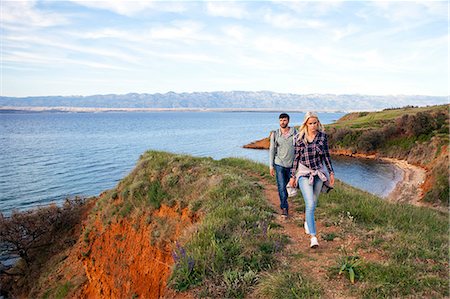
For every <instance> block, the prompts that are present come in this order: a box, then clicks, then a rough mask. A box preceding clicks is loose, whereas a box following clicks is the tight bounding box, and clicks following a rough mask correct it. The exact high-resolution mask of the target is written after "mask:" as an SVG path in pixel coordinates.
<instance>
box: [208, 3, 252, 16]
mask: <svg viewBox="0 0 450 299" xmlns="http://www.w3.org/2000/svg"><path fill="white" fill-rule="evenodd" d="M206 12H207V14H209V15H210V16H213V17H226V18H235V19H243V18H245V17H248V16H249V13H248V12H247V10H246V8H245V6H244V5H243V4H242V2H234V1H229V2H227V1H223V2H222V1H221V2H208V3H207V4H206Z"/></svg>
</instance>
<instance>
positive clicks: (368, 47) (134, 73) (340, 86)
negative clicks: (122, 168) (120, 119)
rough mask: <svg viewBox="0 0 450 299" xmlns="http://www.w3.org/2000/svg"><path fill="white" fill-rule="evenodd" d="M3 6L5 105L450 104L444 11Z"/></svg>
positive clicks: (116, 0)
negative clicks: (80, 98)
mask: <svg viewBox="0 0 450 299" xmlns="http://www.w3.org/2000/svg"><path fill="white" fill-rule="evenodd" d="M0 3H1V15H0V34H1V37H0V41H1V45H0V52H1V53H0V54H1V55H0V63H1V80H0V81H1V86H0V94H1V96H15V97H20V96H46V95H93V94H111V93H115V94H126V93H166V92H170V91H173V92H201V91H233V90H239V91H261V90H268V91H274V92H281V93H295V94H367V95H399V94H403V95H432V96H448V95H449V2H448V1H429V0H428V1H422V2H420V1H419V2H409V1H393V2H387V1H383V2H378V1H377V2H375V1H308V2H307V1H181V2H178V1H127V0H97V1H86V0H70V1H64V0H57V1H56V0H51V1H50V0H27V1H5V0H1V2H0Z"/></svg>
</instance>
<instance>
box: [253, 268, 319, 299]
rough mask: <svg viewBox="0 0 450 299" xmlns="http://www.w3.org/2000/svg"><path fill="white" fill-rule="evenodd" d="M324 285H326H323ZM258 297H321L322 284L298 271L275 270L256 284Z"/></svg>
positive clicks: (293, 298)
mask: <svg viewBox="0 0 450 299" xmlns="http://www.w3.org/2000/svg"><path fill="white" fill-rule="evenodd" d="M325 287H326V286H325ZM257 292H258V295H260V298H273V299H290V298H292V299H297V298H321V296H322V295H323V290H322V286H320V285H319V284H317V283H315V282H313V281H312V280H311V279H308V278H307V276H306V275H305V274H303V273H299V272H291V271H287V270H284V271H277V272H275V273H271V274H266V275H265V276H263V278H262V280H261V283H260V285H259V286H258V291H257Z"/></svg>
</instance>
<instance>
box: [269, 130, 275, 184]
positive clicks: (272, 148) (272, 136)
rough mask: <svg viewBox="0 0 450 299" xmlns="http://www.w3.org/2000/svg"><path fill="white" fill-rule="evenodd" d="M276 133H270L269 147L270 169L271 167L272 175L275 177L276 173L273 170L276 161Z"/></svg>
mask: <svg viewBox="0 0 450 299" xmlns="http://www.w3.org/2000/svg"><path fill="white" fill-rule="evenodd" d="M275 132H276V131H272V132H270V138H269V139H270V146H269V167H270V175H271V176H274V175H275V171H274V169H273V161H274V160H275V152H276V149H275Z"/></svg>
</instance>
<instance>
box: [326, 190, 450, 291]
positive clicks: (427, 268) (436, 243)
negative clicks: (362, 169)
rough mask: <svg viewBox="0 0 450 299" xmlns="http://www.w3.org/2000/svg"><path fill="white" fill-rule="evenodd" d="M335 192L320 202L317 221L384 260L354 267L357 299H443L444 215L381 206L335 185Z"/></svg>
mask: <svg viewBox="0 0 450 299" xmlns="http://www.w3.org/2000/svg"><path fill="white" fill-rule="evenodd" d="M334 191H335V192H334ZM334 191H333V192H331V193H329V194H326V195H323V196H322V197H321V200H320V207H319V208H318V213H319V214H320V215H321V216H320V217H321V218H326V219H328V221H332V222H334V223H335V224H336V225H339V226H340V227H341V228H342V229H343V230H344V234H354V235H356V236H357V237H358V238H360V239H362V243H363V246H365V247H366V249H367V248H381V249H382V250H383V252H384V254H385V255H386V256H387V257H388V259H386V260H382V261H380V262H379V263H375V262H371V263H362V264H361V265H359V268H360V270H361V273H362V276H363V278H362V282H363V284H361V286H360V287H359V288H358V289H359V292H360V294H361V296H363V297H366V298H372V297H380V298H381V297H399V296H413V297H421V296H423V295H425V294H427V293H429V292H430V293H432V294H439V296H437V297H440V296H448V288H449V283H448V249H449V247H448V242H449V238H448V236H449V227H448V213H442V212H438V211H435V210H432V209H428V208H420V207H415V206H411V205H408V204H397V203H391V202H386V201H385V200H382V199H380V198H377V197H376V196H372V195H370V194H367V193H365V192H362V191H359V190H356V189H354V188H352V187H349V186H346V185H344V184H342V183H340V182H338V183H337V186H336V188H335V190H334ZM341 265H342V263H339V262H338V263H337V264H336V267H335V270H336V269H339V267H340V266H341ZM424 277H425V278H426V279H425V280H424Z"/></svg>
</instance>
